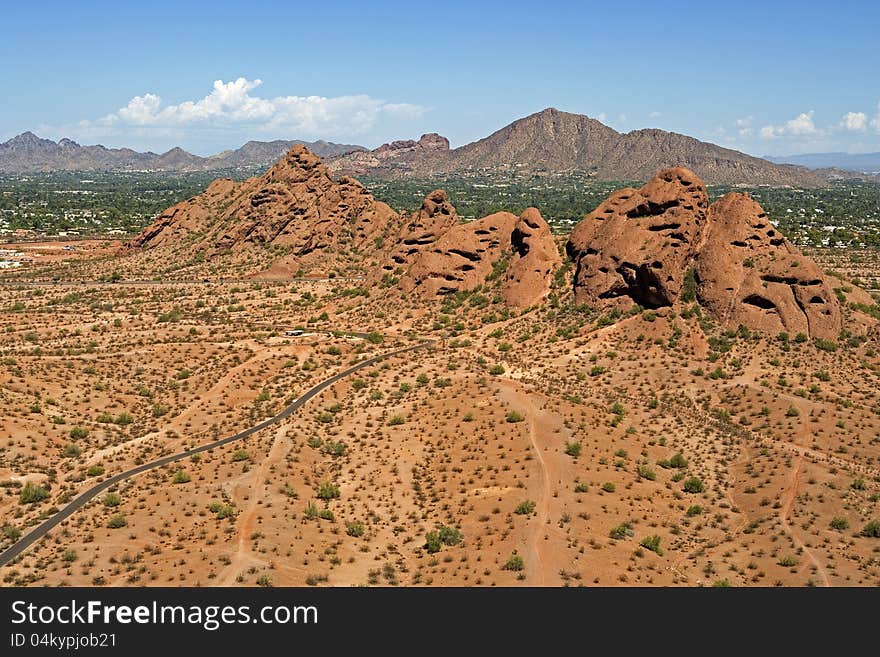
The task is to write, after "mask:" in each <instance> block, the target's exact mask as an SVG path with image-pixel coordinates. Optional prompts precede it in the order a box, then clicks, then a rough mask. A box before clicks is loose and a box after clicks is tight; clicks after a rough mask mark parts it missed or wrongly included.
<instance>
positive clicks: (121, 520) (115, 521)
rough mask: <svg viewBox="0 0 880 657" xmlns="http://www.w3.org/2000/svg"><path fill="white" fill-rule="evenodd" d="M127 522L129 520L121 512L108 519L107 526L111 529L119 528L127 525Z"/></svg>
mask: <svg viewBox="0 0 880 657" xmlns="http://www.w3.org/2000/svg"><path fill="white" fill-rule="evenodd" d="M127 524H128V521H127V520H126V519H125V516H124V515H122V514H121V513H117V514H116V515H114V516H111V517H110V520H108V521H107V527H109V528H110V529H119V528H121V527H125V526H126V525H127Z"/></svg>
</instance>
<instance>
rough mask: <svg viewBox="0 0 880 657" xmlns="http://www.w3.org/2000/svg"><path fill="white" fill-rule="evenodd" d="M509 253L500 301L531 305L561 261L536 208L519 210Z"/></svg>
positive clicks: (544, 293) (546, 289)
mask: <svg viewBox="0 0 880 657" xmlns="http://www.w3.org/2000/svg"><path fill="white" fill-rule="evenodd" d="M510 244H511V247H512V248H513V256H512V258H511V260H510V265H509V266H508V268H507V273H506V275H505V277H504V286H503V288H502V294H503V295H504V301H505V302H506V303H507V304H508V305H510V306H514V307H526V306H531V305H533V304H535V303H536V302H538V301H539V300H541V299H543V298H544V297H546V296H547V294H548V293H549V292H550V283H551V281H552V280H553V273H554V272H555V271H556V269H557V268H558V267H559V266H560V265H561V264H562V258H561V257H560V255H559V250H558V249H557V248H556V241H555V240H554V239H553V235H551V233H550V226H549V225H548V224H547V222H546V221H544V218H543V217H542V216H541V213H540V212H538V210H537V209H536V208H527V209H526V210H525V212H523V213H522V214H521V215H520V217H519V220H518V221H517V222H516V226H515V227H514V229H513V233H512V234H511V236H510Z"/></svg>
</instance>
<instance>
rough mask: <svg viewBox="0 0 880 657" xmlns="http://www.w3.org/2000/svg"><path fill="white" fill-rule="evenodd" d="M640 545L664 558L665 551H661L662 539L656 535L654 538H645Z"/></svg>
mask: <svg viewBox="0 0 880 657" xmlns="http://www.w3.org/2000/svg"><path fill="white" fill-rule="evenodd" d="M639 545H641V546H642V547H643V548H645V549H647V550H650V551H651V552H656V553H657V554H658V555H659V556H661V557H662V556H663V550H662V549H660V537H659V536H657V535H656V534H654V535H653V536H645V538H643V539H642V540H641V541H640V542H639Z"/></svg>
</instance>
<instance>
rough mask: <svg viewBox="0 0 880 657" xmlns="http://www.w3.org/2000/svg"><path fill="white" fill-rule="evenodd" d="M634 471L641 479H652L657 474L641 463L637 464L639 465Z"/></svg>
mask: <svg viewBox="0 0 880 657" xmlns="http://www.w3.org/2000/svg"><path fill="white" fill-rule="evenodd" d="M636 472H637V473H638V475H639V476H640V477H641V478H642V479H647V480H648V481H654V480H655V479H657V474H656V473H655V472H654V471H653V470H652V469H651V468H649V467H648V466H647V465H645V464H643V463H640V464H639V466H638V467H637V468H636Z"/></svg>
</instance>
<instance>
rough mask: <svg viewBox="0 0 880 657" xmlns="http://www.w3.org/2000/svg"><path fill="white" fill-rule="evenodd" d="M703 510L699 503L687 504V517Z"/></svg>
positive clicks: (696, 514) (698, 513)
mask: <svg viewBox="0 0 880 657" xmlns="http://www.w3.org/2000/svg"><path fill="white" fill-rule="evenodd" d="M702 512H703V507H701V506H700V505H699V504H694V505H693V506H689V507H688V510H687V515H688V517H693V516H698V515H700V514H701V513H702Z"/></svg>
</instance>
